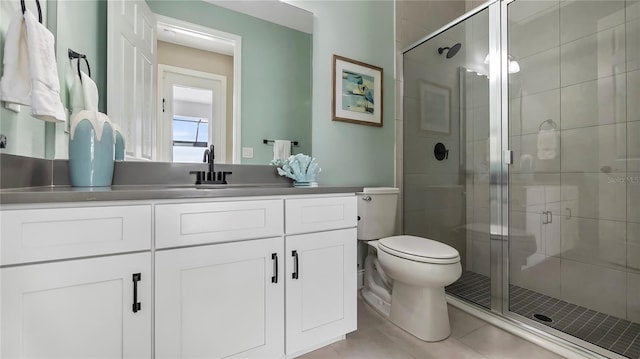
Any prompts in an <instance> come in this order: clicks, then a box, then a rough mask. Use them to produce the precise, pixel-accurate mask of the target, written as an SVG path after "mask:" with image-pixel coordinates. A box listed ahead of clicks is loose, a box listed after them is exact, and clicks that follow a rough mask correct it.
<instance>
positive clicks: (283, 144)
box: [273, 140, 291, 161]
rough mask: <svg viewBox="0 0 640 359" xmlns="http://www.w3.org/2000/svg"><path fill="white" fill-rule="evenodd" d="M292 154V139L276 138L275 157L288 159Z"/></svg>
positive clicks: (274, 144)
mask: <svg viewBox="0 0 640 359" xmlns="http://www.w3.org/2000/svg"><path fill="white" fill-rule="evenodd" d="M290 156H291V141H287V140H275V141H273V159H274V160H277V159H280V160H282V161H286V160H287V159H288V158H289V157H290Z"/></svg>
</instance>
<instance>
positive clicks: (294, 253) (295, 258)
mask: <svg viewBox="0 0 640 359" xmlns="http://www.w3.org/2000/svg"><path fill="white" fill-rule="evenodd" d="M291 256H292V257H293V273H291V278H293V279H298V251H291Z"/></svg>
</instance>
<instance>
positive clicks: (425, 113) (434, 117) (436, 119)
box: [419, 81, 451, 134]
mask: <svg viewBox="0 0 640 359" xmlns="http://www.w3.org/2000/svg"><path fill="white" fill-rule="evenodd" d="M419 86H420V89H419V95H420V129H421V130H423V131H432V132H438V133H445V134H449V133H450V131H451V120H450V117H451V89H450V88H448V87H444V86H440V85H437V84H434V83H431V82H427V81H420V83H419Z"/></svg>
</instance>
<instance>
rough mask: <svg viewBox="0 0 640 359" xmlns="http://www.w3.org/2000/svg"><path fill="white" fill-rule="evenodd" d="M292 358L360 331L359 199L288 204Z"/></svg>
mask: <svg viewBox="0 0 640 359" xmlns="http://www.w3.org/2000/svg"><path fill="white" fill-rule="evenodd" d="M285 217H286V237H285V255H286V256H287V262H286V263H287V272H286V303H287V306H286V324H285V327H286V333H287V334H286V352H287V355H296V354H298V353H304V352H306V351H308V349H309V348H313V347H318V346H319V345H322V344H324V343H330V342H332V341H335V340H337V339H339V338H340V337H342V336H344V335H345V334H346V333H349V332H352V331H354V330H356V328H357V321H356V313H357V302H356V297H357V278H356V268H357V258H356V257H357V253H356V251H357V250H356V246H357V231H356V225H357V205H356V199H355V197H354V196H342V197H320V198H298V199H287V200H285Z"/></svg>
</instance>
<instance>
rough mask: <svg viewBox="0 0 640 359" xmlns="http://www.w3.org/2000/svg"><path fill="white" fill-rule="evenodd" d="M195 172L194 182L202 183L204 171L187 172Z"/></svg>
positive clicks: (192, 172)
mask: <svg viewBox="0 0 640 359" xmlns="http://www.w3.org/2000/svg"><path fill="white" fill-rule="evenodd" d="M194 173H195V174H196V184H202V181H204V180H205V174H204V171H189V174H194Z"/></svg>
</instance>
